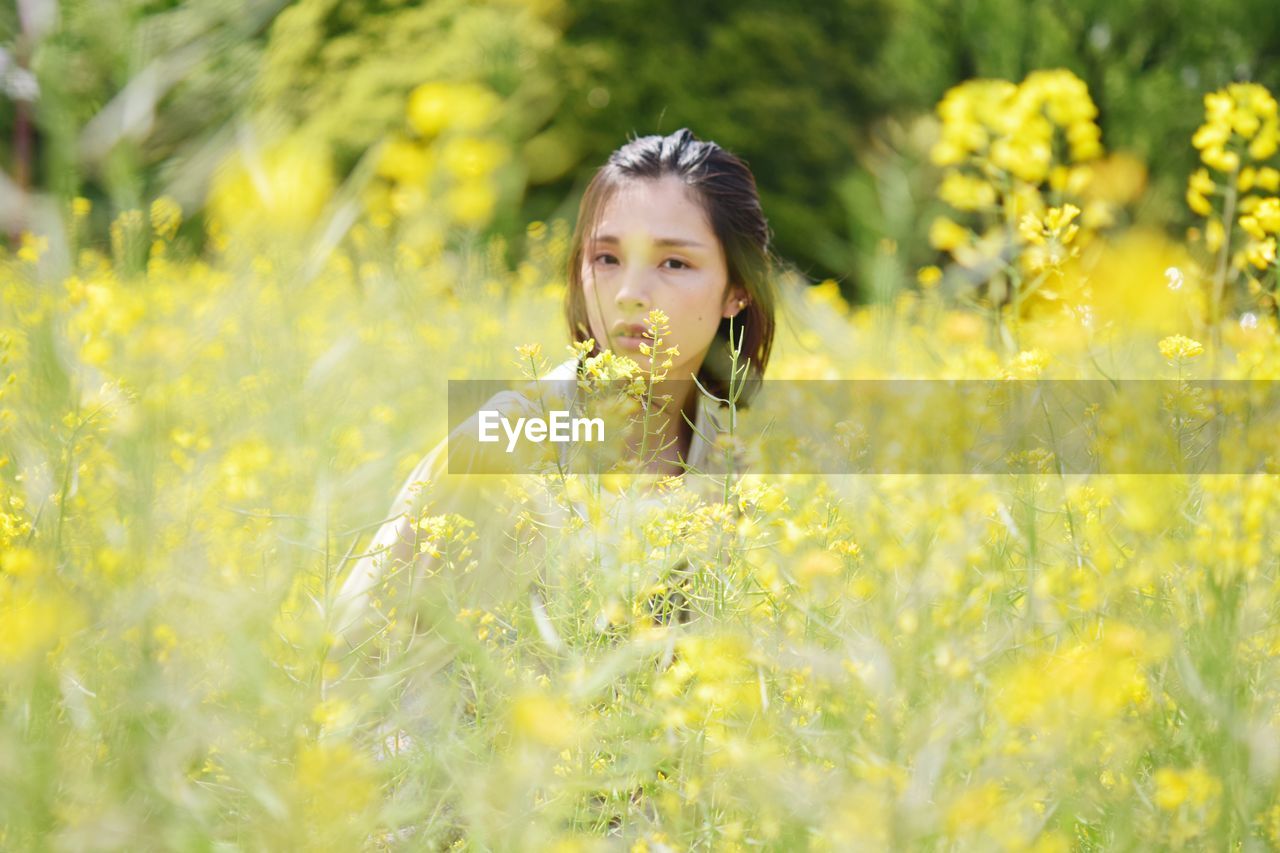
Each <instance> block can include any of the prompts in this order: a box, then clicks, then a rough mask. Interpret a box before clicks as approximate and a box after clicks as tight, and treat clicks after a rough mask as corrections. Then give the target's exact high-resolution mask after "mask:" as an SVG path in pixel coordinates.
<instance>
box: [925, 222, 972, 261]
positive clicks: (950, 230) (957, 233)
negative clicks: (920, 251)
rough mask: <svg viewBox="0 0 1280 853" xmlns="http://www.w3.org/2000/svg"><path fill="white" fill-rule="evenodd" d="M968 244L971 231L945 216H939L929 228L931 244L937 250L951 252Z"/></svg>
mask: <svg viewBox="0 0 1280 853" xmlns="http://www.w3.org/2000/svg"><path fill="white" fill-rule="evenodd" d="M967 242H969V230H968V229H967V228H965V227H964V226H962V225H959V224H957V223H956V222H954V221H952V220H950V219H948V218H947V217H945V216H939V217H938V218H937V219H935V220H933V224H932V225H931V226H929V244H930V245H931V246H933V247H934V248H935V249H941V250H942V251H944V252H950V251H954V250H955V249H957V248H959V247H960V246H963V245H964V244H965V243H967Z"/></svg>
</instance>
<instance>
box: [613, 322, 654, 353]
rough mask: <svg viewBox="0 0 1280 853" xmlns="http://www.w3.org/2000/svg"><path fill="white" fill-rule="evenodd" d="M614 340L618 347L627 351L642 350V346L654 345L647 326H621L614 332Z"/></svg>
mask: <svg viewBox="0 0 1280 853" xmlns="http://www.w3.org/2000/svg"><path fill="white" fill-rule="evenodd" d="M614 340H615V341H617V343H618V346H620V347H626V348H627V349H634V350H638V349H640V345H641V344H645V343H652V341H653V339H652V338H650V337H649V330H648V328H646V327H645V326H637V325H631V326H621V327H619V328H617V329H615V330H614Z"/></svg>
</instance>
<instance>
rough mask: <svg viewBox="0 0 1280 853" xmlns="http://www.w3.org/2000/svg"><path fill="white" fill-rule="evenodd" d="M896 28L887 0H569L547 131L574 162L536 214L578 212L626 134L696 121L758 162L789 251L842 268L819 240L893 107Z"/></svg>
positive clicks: (814, 264) (817, 268) (841, 216)
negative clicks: (846, 177) (556, 97)
mask: <svg viewBox="0 0 1280 853" xmlns="http://www.w3.org/2000/svg"><path fill="white" fill-rule="evenodd" d="M888 26H889V17H888V4H887V3H886V2H884V0H839V1H838V2H832V3H822V4H814V5H810V6H807V7H803V8H796V7H788V6H780V5H779V4H777V3H770V2H765V0H737V2H729V0H697V2H691V3H684V4H681V5H680V6H679V7H666V8H660V7H654V6H653V4H651V3H643V2H639V0H610V2H603V3H601V2H573V3H572V15H571V20H570V22H569V24H568V26H567V27H566V30H565V45H564V48H563V49H562V50H561V51H560V53H559V55H558V58H559V60H560V62H561V74H562V79H563V85H564V86H565V89H566V97H565V101H564V104H563V106H562V108H561V109H560V111H559V112H558V114H557V115H556V117H555V121H554V122H553V123H552V124H551V126H550V127H549V128H547V129H546V130H545V131H544V134H545V137H544V138H546V139H551V140H555V141H556V142H555V145H556V146H568V147H569V148H570V149H571V151H572V154H573V157H571V158H565V159H566V160H572V168H567V167H568V165H569V164H568V163H566V171H565V173H564V174H563V175H557V174H554V173H549V174H544V175H542V176H541V177H542V179H543V180H544V181H547V182H548V183H547V185H546V186H545V187H543V188H541V189H537V190H535V191H533V192H532V193H531V194H530V199H529V203H528V205H529V208H530V210H531V211H534V212H536V214H537V215H540V216H545V215H549V214H550V213H551V211H552V210H555V209H556V205H557V204H560V203H564V202H567V204H566V207H567V208H569V210H565V208H560V211H561V212H570V213H571V212H572V208H573V206H574V205H575V204H576V200H577V194H578V191H580V190H581V189H582V187H583V186H584V185H585V182H586V181H587V180H589V178H590V175H591V174H592V172H594V170H595V169H596V168H598V167H599V166H600V165H602V164H603V163H604V161H605V159H606V157H607V156H608V154H609V153H610V152H611V151H613V150H614V149H615V148H617V147H618V146H619V145H621V144H622V143H623V142H625V141H626V139H628V138H630V137H632V136H643V135H646V134H651V133H670V132H672V131H674V130H676V129H678V128H680V127H686V126H687V127H689V128H690V129H691V130H693V132H694V133H695V134H697V135H698V136H699V137H700V138H703V139H711V140H714V141H716V142H718V143H719V144H721V145H723V146H724V147H725V148H728V149H730V150H732V151H734V152H735V153H737V154H738V155H740V156H742V157H743V158H744V159H745V160H747V161H748V163H749V164H750V165H751V167H752V169H753V171H754V172H755V175H756V179H757V181H758V183H759V186H760V192H761V196H762V200H763V203H764V205H765V210H766V212H767V214H768V216H769V219H770V223H771V225H772V226H773V229H774V232H775V237H776V247H777V249H778V250H779V251H780V252H781V254H783V255H784V256H785V257H787V258H789V259H791V260H793V261H795V262H797V263H798V264H799V265H800V266H801V268H802V269H805V270H806V271H807V272H809V274H811V275H815V276H824V275H827V274H830V273H832V272H836V271H837V270H835V269H834V268H833V265H832V264H831V260H832V259H831V258H830V257H829V256H828V254H826V253H824V252H823V251H822V250H821V248H819V246H820V244H821V243H823V242H824V239H826V238H828V237H833V236H837V235H840V234H843V233H844V231H845V213H844V211H843V210H842V209H841V205H840V203H839V200H838V198H837V196H836V194H835V193H834V192H833V186H834V181H835V179H836V178H837V177H838V176H839V175H841V174H842V173H843V172H844V171H846V170H847V169H848V168H849V167H850V165H851V164H852V163H853V162H854V161H855V160H856V157H857V153H856V152H857V150H858V146H859V142H860V133H859V129H860V128H861V127H863V126H864V125H865V124H866V122H867V120H868V119H869V118H870V117H871V116H872V115H874V114H875V113H876V112H877V111H879V110H881V109H882V108H883V99H881V98H879V97H878V95H877V93H876V92H875V87H876V77H875V70H876V62H877V55H878V50H879V45H880V44H881V43H883V41H884V39H885V37H886V35H887V28H888ZM539 141H541V140H535V142H539ZM546 147H548V148H550V147H552V145H550V144H548V145H547V146H546ZM570 188H572V189H575V190H576V191H574V192H569V193H567V194H566V190H567V189H570Z"/></svg>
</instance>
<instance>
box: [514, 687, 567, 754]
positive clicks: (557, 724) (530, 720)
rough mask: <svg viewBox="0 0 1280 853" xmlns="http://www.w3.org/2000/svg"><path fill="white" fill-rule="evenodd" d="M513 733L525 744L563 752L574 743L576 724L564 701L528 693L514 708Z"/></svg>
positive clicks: (518, 699) (521, 697)
mask: <svg viewBox="0 0 1280 853" xmlns="http://www.w3.org/2000/svg"><path fill="white" fill-rule="evenodd" d="M511 729H512V732H513V733H514V734H515V735H516V736H517V737H519V738H522V739H524V740H528V741H532V742H534V743H539V744H542V745H544V746H550V747H556V748H561V747H563V746H564V745H565V744H567V743H569V742H570V741H571V740H573V735H574V732H575V731H576V723H575V721H574V719H573V713H572V712H571V711H570V709H569V705H568V703H567V702H565V701H564V700H563V699H555V698H552V697H550V696H548V695H546V694H544V693H525V694H523V695H521V696H518V697H517V698H516V699H515V700H514V701H513V702H512V704H511Z"/></svg>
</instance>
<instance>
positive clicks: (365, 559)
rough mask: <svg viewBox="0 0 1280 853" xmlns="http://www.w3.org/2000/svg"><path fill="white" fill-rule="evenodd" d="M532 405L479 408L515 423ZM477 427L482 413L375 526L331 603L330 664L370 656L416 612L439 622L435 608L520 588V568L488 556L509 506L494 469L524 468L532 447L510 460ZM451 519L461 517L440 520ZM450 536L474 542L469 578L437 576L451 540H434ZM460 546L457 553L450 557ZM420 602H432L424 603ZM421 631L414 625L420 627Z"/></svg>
mask: <svg viewBox="0 0 1280 853" xmlns="http://www.w3.org/2000/svg"><path fill="white" fill-rule="evenodd" d="M536 408H537V407H536V404H535V403H534V402H532V401H531V400H530V399H529V398H528V397H526V396H524V395H522V394H519V393H516V392H513V391H505V392H502V393H500V394H497V395H495V396H494V397H492V398H490V400H489V401H487V402H486V403H485V404H484V406H482V407H481V411H488V410H495V411H498V412H499V413H500V414H501V415H502V416H503V417H508V418H516V417H527V416H529V415H531V414H534V413H535V412H536ZM478 431H479V412H477V413H476V414H475V415H472V417H470V418H468V419H467V420H466V421H464V422H463V423H461V424H460V425H459V426H458V427H457V428H456V429H455V430H454V431H453V432H452V433H450V434H449V436H448V437H447V438H445V439H444V440H443V441H441V442H440V443H439V444H437V445H436V446H435V447H434V448H433V449H432V450H431V452H429V453H428V454H427V455H426V456H425V457H423V459H422V461H420V462H419V463H418V464H417V465H416V466H415V467H414V469H413V470H412V471H411V472H410V473H409V475H408V477H407V479H406V480H405V482H404V484H403V485H402V486H401V488H400V491H399V492H398V493H397V495H396V497H395V500H394V501H392V504H391V507H390V508H389V510H388V512H387V515H386V516H385V517H386V518H387V521H386V522H385V523H383V524H382V526H381V527H379V528H378V530H377V532H376V533H375V534H374V536H373V539H372V541H371V542H370V543H369V546H368V548H367V549H366V550H365V552H364V553H363V554H362V555H361V556H360V558H359V559H358V560H357V561H356V563H355V565H354V566H353V567H352V569H351V572H350V573H349V574H348V575H347V577H346V579H345V581H344V582H343V583H342V585H341V587H340V589H339V591H338V593H337V596H336V597H335V600H334V605H333V620H332V622H331V631H332V633H333V634H334V635H335V640H334V643H333V645H332V647H331V648H330V659H331V660H335V659H336V660H339V661H341V660H342V659H345V658H347V657H348V656H349V655H351V654H357V655H358V656H359V657H360V658H362V659H363V658H365V657H367V656H368V655H370V654H371V653H372V652H373V651H374V650H375V649H376V647H377V642H376V639H375V638H376V637H377V635H379V634H381V633H385V632H387V631H388V630H390V628H391V627H392V620H393V619H398V620H404V619H410V620H412V619H415V618H417V617H419V616H422V615H425V616H426V617H427V618H428V619H437V618H439V617H440V616H441V614H440V609H441V608H454V607H457V606H474V604H473V603H471V604H468V603H463V602H462V599H464V598H466V599H467V601H469V598H467V597H468V596H470V597H475V596H477V595H479V594H482V593H483V594H484V596H485V597H490V596H491V595H492V594H493V593H499V594H501V592H502V589H503V588H506V587H508V586H512V585H513V584H516V583H518V580H519V579H518V577H516V576H515V575H516V574H517V573H515V572H512V571H510V570H511V569H514V568H518V567H514V566H511V565H510V564H509V563H508V562H506V561H503V560H501V559H495V556H496V553H497V549H498V548H500V547H502V545H503V542H502V537H501V536H499V535H496V534H497V532H498V529H499V528H500V527H501V525H502V524H503V523H504V522H505V521H506V520H507V519H506V516H507V512H506V509H507V506H506V503H507V501H506V499H505V494H504V492H505V490H504V488H503V485H504V483H503V480H504V477H503V475H501V474H495V473H492V472H495V471H511V472H520V471H522V470H523V467H522V466H526V465H528V464H530V463H531V461H532V460H531V458H530V456H529V453H530V451H529V450H528V449H522V450H523V452H522V453H516V454H510V455H508V454H507V453H506V450H505V439H504V440H503V441H501V442H497V443H481V442H479V441H478ZM450 469H452V473H451V472H450ZM448 515H454V516H458V517H460V518H455V519H442V517H444V516H448ZM424 519H430V521H427V523H426V525H425V529H424V526H423V525H422V524H421V522H422V521H423V520H424ZM462 519H465V520H466V521H467V522H471V523H472V524H474V528H470V527H467V526H466V524H465V522H463V521H462ZM437 520H439V521H440V523H436V522H437ZM451 522H456V523H451ZM450 532H452V533H454V534H457V538H459V539H465V538H469V534H472V533H474V534H475V536H476V542H475V547H474V548H473V549H472V550H473V553H472V555H471V556H470V557H468V558H467V560H466V562H468V563H469V562H470V560H471V559H475V560H476V561H477V563H479V564H481V568H480V570H478V571H474V572H472V571H470V567H469V566H468V567H467V569H466V572H467V574H468V575H469V576H468V577H467V578H461V577H456V576H453V575H456V574H458V573H457V572H456V571H451V572H450V575H451V576H449V577H442V576H441V572H442V569H444V568H445V556H446V552H445V550H444V549H446V548H448V547H450V542H448V541H437V539H436V538H434V537H441V536H444V537H445V538H448V534H449V533H450ZM455 544H456V543H455ZM458 550H460V548H455V555H456V553H457V551H458ZM433 552H434V553H433ZM454 568H455V570H456V568H457V567H454ZM498 568H501V569H503V570H505V574H506V576H505V577H496V576H494V574H493V573H494V571H496V570H497V569H498ZM477 587H480V588H479V589H477ZM423 596H428V597H429V598H428V599H425V600H424V598H423ZM392 608H395V613H394V616H393V614H392ZM425 627H428V626H424V625H421V624H419V625H417V626H416V628H417V630H422V629H423V628H425Z"/></svg>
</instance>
